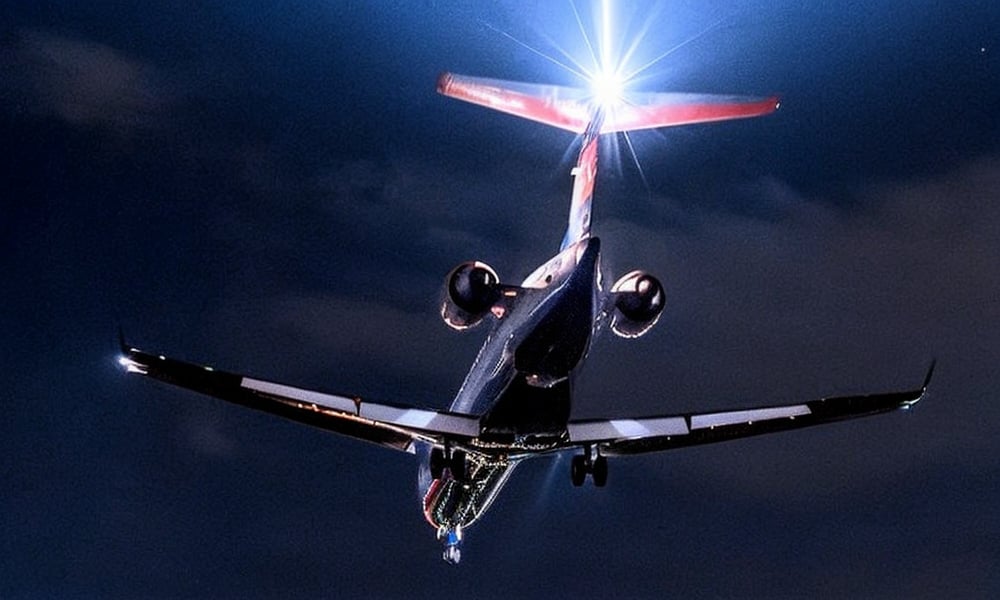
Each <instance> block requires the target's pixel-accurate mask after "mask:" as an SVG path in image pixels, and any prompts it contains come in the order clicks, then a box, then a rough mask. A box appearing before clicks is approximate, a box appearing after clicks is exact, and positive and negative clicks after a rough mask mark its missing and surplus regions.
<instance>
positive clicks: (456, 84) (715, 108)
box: [437, 73, 778, 134]
mask: <svg viewBox="0 0 1000 600" xmlns="http://www.w3.org/2000/svg"><path fill="white" fill-rule="evenodd" d="M437 89H438V92H440V93H441V94H444V95H445V96H450V97H452V98H457V99H459V100H465V101H466V102H471V103H473V104H479V105H480V106H485V107H487V108H492V109H494V110H498V111H500V112H505V113H507V114H511V115H515V116H518V117H522V118H524V119H530V120H532V121H537V122H539V123H544V124H546V125H551V126H552V127H558V128H560V129H565V130H567V131H572V132H573V133H578V134H582V133H583V132H584V131H585V130H586V128H587V125H588V124H589V123H590V120H591V118H592V117H593V113H594V109H595V106H594V104H593V98H592V94H591V93H590V92H588V91H587V90H583V89H579V88H571V87H564V86H558V85H540V84H531V83H520V82H514V81H504V80H500V79H487V78H482V77H467V76H464V75H455V74H453V73H444V74H442V75H441V76H440V77H439V78H438V83H437ZM777 108H778V97H777V96H723V95H710V94H682V93H635V94H628V95H627V96H626V97H625V98H624V99H623V100H622V101H621V102H619V103H617V104H615V105H614V106H610V107H608V108H607V110H606V111H605V115H604V122H603V124H602V126H601V131H600V132H601V133H614V132H618V131H633V130H637V129H654V128H657V127H670V126H674V125H689V124H692V123H708V122H711V121H725V120H729V119H744V118H749V117H757V116H761V115H766V114H768V113H771V112H774V111H775V110H776V109H777Z"/></svg>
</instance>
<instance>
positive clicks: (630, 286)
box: [611, 270, 666, 338]
mask: <svg viewBox="0 0 1000 600" xmlns="http://www.w3.org/2000/svg"><path fill="white" fill-rule="evenodd" d="M611 294H612V300H613V302H614V314H613V316H612V318H611V330H612V331H614V332H615V334H617V335H618V336H620V337H625V338H637V337H639V336H641V335H642V334H644V333H646V332H647V331H649V330H650V329H651V328H652V327H653V325H656V322H657V321H658V320H659V319H660V314H661V313H662V312H663V307H664V306H665V305H666V294H664V292H663V286H662V285H661V284H660V281H659V280H658V279H657V278H655V277H653V276H652V275H650V274H649V273H646V272H645V271H638V270H636V271H632V272H631V273H628V274H626V275H624V276H623V277H621V278H620V279H619V280H618V281H616V282H615V284H614V285H613V286H612V287H611Z"/></svg>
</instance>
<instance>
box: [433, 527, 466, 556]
mask: <svg viewBox="0 0 1000 600" xmlns="http://www.w3.org/2000/svg"><path fill="white" fill-rule="evenodd" d="M438 539H439V540H441V541H442V542H444V554H442V555H441V558H443V559H444V562H446V563H448V564H450V565H457V564H458V563H459V561H460V560H462V549H461V548H460V547H459V546H460V545H461V543H462V529H461V528H460V527H455V528H454V529H451V528H449V527H441V529H439V530H438Z"/></svg>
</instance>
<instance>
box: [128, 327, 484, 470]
mask: <svg viewBox="0 0 1000 600" xmlns="http://www.w3.org/2000/svg"><path fill="white" fill-rule="evenodd" d="M119 339H120V342H121V346H122V347H121V357H120V358H119V359H118V362H119V364H121V365H122V367H124V368H125V370H126V371H127V372H129V373H137V374H140V375H145V376H147V377H151V378H153V379H158V380H160V381H162V382H164V383H168V384H171V385H175V386H178V387H182V388H187V389H189V390H193V391H195V392H200V393H202V394H206V395H208V396H213V397H215V398H219V399H221V400H225V401H227V402H231V403H233V404H239V405H241V406H245V407H248V408H253V409H256V410H260V411H264V412H267V413H271V414H274V415H277V416H280V417H284V418H286V419H290V420H292V421H297V422H299V423H304V424H306V425H312V426H314V427H318V428H320V429H325V430H327V431H331V432H334V433H339V434H341V435H346V436H349V437H353V438H356V439H360V440H364V441H367V442H372V443H375V444H378V445H381V446H385V447H388V448H393V449H395V450H403V451H407V452H412V451H413V450H414V446H413V443H414V442H415V441H424V442H428V443H431V444H438V445H440V444H444V442H445V441H446V440H448V441H463V440H467V439H470V438H474V437H476V436H478V435H479V431H480V425H479V417H475V416H471V415H465V414H460V413H452V412H446V411H435V410H427V409H421V408H415V407H411V406H401V405H393V404H383V403H377V402H369V401H367V400H362V399H361V398H357V397H354V396H341V395H337V394H329V393H325V392H318V391H313V390H306V389H302V388H297V387H292V386H288V385H283V384H280V383H272V382H269V381H263V380H259V379H254V378H251V377H245V376H243V375H237V374H234V373H227V372H224V371H217V370H215V369H213V368H212V367H207V366H202V365H196V364H192V363H187V362H183V361H179V360H176V359H172V358H167V357H165V356H162V355H155V354H149V353H146V352H142V351H141V350H138V349H136V348H132V347H130V346H128V345H127V344H125V340H124V337H122V336H120V337H119Z"/></svg>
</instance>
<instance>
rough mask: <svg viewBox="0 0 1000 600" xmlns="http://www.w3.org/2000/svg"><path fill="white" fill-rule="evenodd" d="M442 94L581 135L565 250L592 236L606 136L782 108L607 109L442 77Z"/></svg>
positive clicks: (557, 95) (709, 103)
mask: <svg viewBox="0 0 1000 600" xmlns="http://www.w3.org/2000/svg"><path fill="white" fill-rule="evenodd" d="M437 89H438V92H440V93H441V94H444V95H445V96H450V97H452V98H458V99H459V100H465V101H466V102H471V103H473V104H479V105H481V106H485V107H487V108H492V109H494V110H498V111H500V112H505V113H507V114H511V115H515V116H518V117H522V118H524V119H530V120H532V121H537V122H539V123H544V124H546V125H551V126H552V127H558V128H560V129H565V130H567V131H572V132H573V133H576V134H583V145H582V147H581V149H580V156H579V158H578V159H577V162H576V167H575V168H574V169H573V176H574V181H573V199H572V203H571V204H570V212H569V224H568V226H567V228H566V235H565V236H564V237H563V241H562V245H561V246H560V250H565V249H566V248H568V247H569V246H572V245H573V244H575V243H577V242H579V241H581V240H584V239H587V238H589V237H590V212H591V205H592V203H593V202H592V199H593V193H594V181H595V179H596V177H597V154H598V153H597V144H598V140H599V139H600V136H601V134H605V133H616V132H621V131H634V130H637V129H654V128H657V127H670V126H673V125H689V124H692V123H707V122H711V121H726V120H729V119H744V118H748V117H758V116H761V115H766V114H769V113H772V112H774V111H775V110H777V108H778V97H777V96H768V97H764V96H759V97H750V96H714V95H707V94H672V93H639V94H629V95H628V98H627V101H621V102H617V103H615V104H613V105H609V106H604V105H602V104H600V103H598V102H596V101H595V98H594V95H593V94H592V93H591V92H589V91H587V90H583V89H578V88H569V87H562V86H558V85H538V84H532V83H519V82H514V81H503V80H500V79H486V78H482V77H467V76H465V75H455V74H453V73H443V74H442V75H441V76H440V77H438V81H437Z"/></svg>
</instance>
